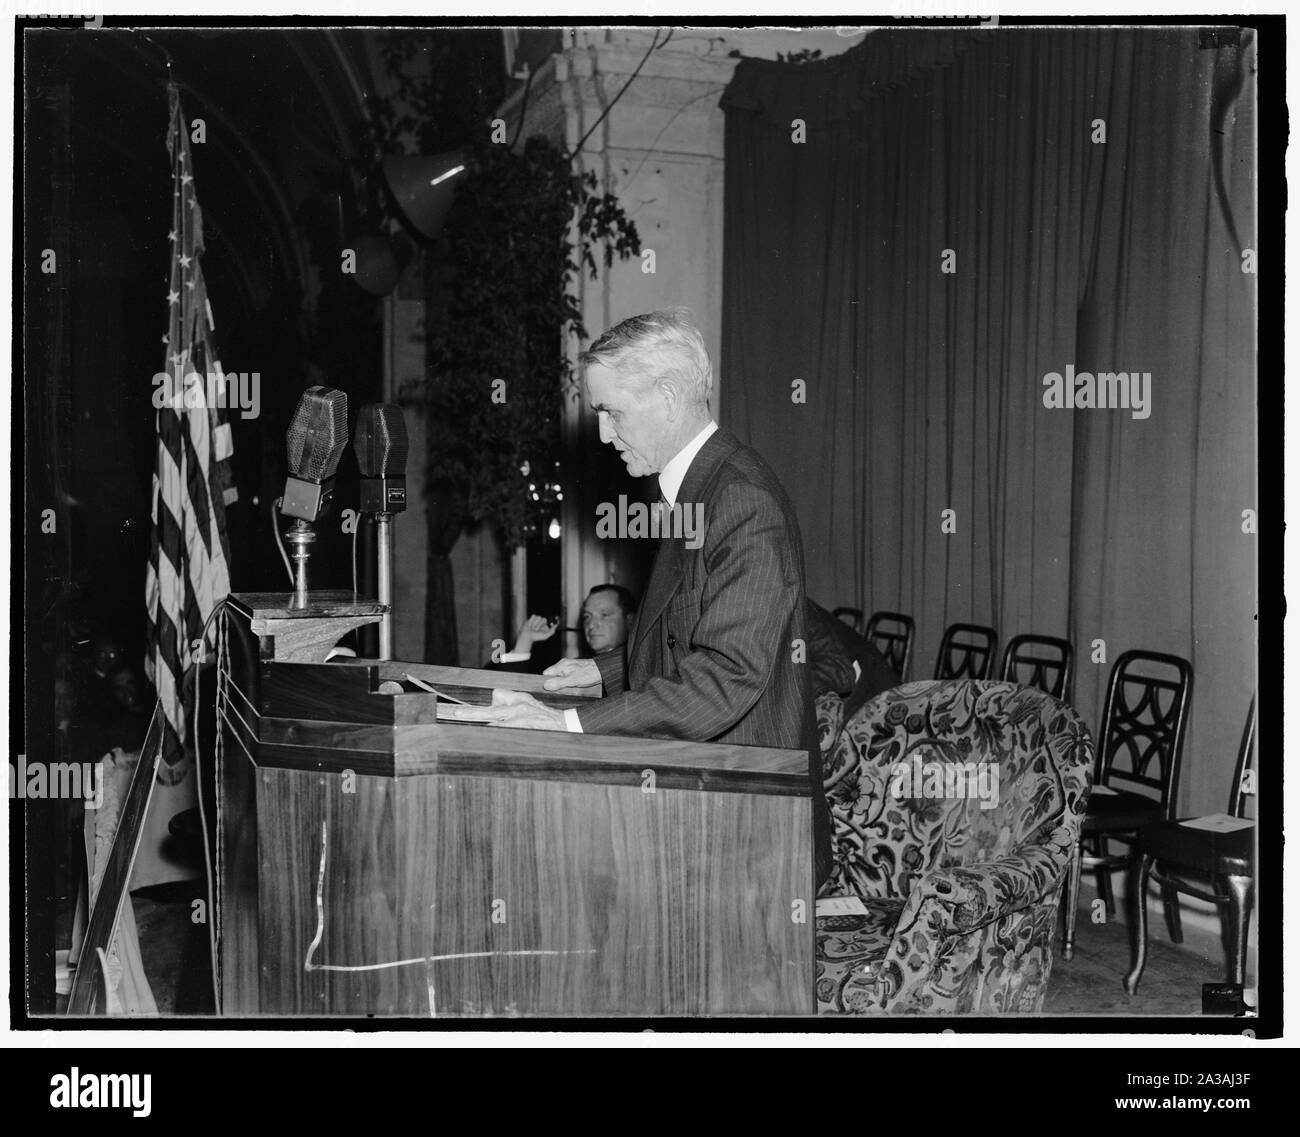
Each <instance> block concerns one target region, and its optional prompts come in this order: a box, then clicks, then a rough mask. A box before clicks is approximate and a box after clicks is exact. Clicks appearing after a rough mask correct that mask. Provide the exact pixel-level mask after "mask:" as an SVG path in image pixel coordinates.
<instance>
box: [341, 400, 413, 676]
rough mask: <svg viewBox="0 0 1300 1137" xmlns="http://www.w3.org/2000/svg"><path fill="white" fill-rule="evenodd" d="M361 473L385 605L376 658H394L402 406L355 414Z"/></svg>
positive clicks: (402, 501)
mask: <svg viewBox="0 0 1300 1137" xmlns="http://www.w3.org/2000/svg"><path fill="white" fill-rule="evenodd" d="M352 446H353V448H354V449H355V450H356V452H357V467H358V468H359V469H360V471H361V512H362V513H373V514H374V515H375V538H376V540H375V544H376V546H377V549H378V561H379V564H378V572H377V573H376V574H375V575H376V579H377V581H378V584H379V602H380V603H381V604H386V605H387V606H388V607H387V611H385V613H384V615H383V618H382V619H381V620H380V621H379V658H380V659H392V658H393V525H392V521H393V514H394V513H400V512H401V511H403V510H405V509H406V455H407V452H408V451H409V450H410V448H411V447H410V440H409V439H408V437H407V434H406V420H405V419H404V418H403V417H402V408H401V407H399V406H397V405H396V404H394V403H367V404H366V405H365V406H364V407H362V408H361V410H360V412H359V413H358V414H357V429H356V432H355V433H354V434H353V436H352Z"/></svg>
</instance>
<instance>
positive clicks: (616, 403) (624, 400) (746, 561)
mask: <svg viewBox="0 0 1300 1137" xmlns="http://www.w3.org/2000/svg"><path fill="white" fill-rule="evenodd" d="M581 363H582V366H583V378H584V382H585V385H586V391H587V398H588V401H589V403H590V406H591V409H592V410H593V411H595V412H596V414H597V415H598V416H599V421H600V438H601V441H602V442H606V443H608V444H610V445H612V446H613V447H614V448H615V449H616V450H617V451H618V452H619V453H620V454H621V455H622V456H623V461H624V462H625V463H626V464H627V468H628V472H629V473H630V474H632V475H633V476H636V477H648V476H650V475H652V474H658V476H659V490H660V496H661V498H662V499H663V501H664V502H665V503H666V505H667V507H668V508H669V510H675V509H676V508H677V507H682V508H681V510H680V516H684V517H695V518H700V519H702V524H703V534H702V535H701V534H685V533H683V532H681V527H680V526H678V527H667V528H669V530H670V531H669V534H668V535H667V536H662V537H661V539H660V546H659V549H658V551H657V553H656V556H655V563H654V568H653V570H652V572H651V576H650V583H649V586H648V587H647V589H646V591H645V594H644V596H643V598H642V601H641V607H640V610H639V612H638V615H637V619H636V623H635V625H634V628H633V632H632V636H631V638H630V640H629V647H628V652H627V662H626V666H624V665H623V663H622V660H621V659H619V658H618V657H617V656H612V657H606V658H604V659H601V660H590V659H583V660H575V659H565V660H561V661H560V662H559V663H557V664H555V665H553V666H552V667H550V668H548V669H547V670H546V672H545V674H546V675H547V676H549V677H550V678H549V679H548V680H547V683H546V686H547V688H548V689H549V690H562V689H564V688H566V687H583V686H590V685H594V684H596V683H600V684H602V686H603V690H604V693H605V697H604V698H603V699H600V700H598V701H595V702H593V703H591V704H590V705H588V706H583V707H581V708H580V709H576V710H567V711H563V712H561V711H558V710H555V709H553V708H550V707H546V706H543V705H542V704H540V703H538V702H537V700H536V699H533V698H532V697H530V696H528V695H524V694H520V693H517V692H498V693H497V695H496V699H497V702H498V704H499V705H498V707H497V714H496V717H497V721H499V722H501V723H502V724H503V725H507V726H516V727H531V728H534V729H539V730H571V731H585V732H588V733H593V734H626V735H637V736H641V737H657V738H684V739H696V740H700V741H714V742H735V743H743V744H748V745H755V746H781V747H788V748H794V749H799V750H804V751H806V752H807V753H808V755H809V778H810V780H811V782H812V795H813V806H814V808H813V831H814V840H815V845H814V848H815V856H816V864H817V878H818V882H819V883H820V881H821V880H822V879H823V878H824V877H825V875H826V874H827V873H828V872H829V868H830V818H829V814H828V812H827V809H826V802H825V798H824V796H823V794H822V787H821V765H820V757H819V752H818V746H817V729H816V721H815V718H814V714H813V706H812V692H811V685H810V677H809V675H808V668H807V665H806V664H805V663H803V662H802V660H803V653H801V652H800V651H798V650H797V648H796V643H797V642H802V641H803V640H804V637H805V631H804V619H805V604H804V564H803V541H802V538H801V537H800V534H799V525H798V521H797V520H796V518H795V513H794V507H793V506H792V505H791V504H790V500H789V498H788V497H787V496H786V493H785V490H784V489H782V487H781V484H780V483H779V482H778V481H777V478H776V475H775V474H773V472H772V470H771V469H770V468H769V467H768V465H767V463H766V462H764V461H763V459H762V458H761V457H759V455H758V454H757V453H756V452H755V451H753V450H751V449H750V448H749V447H747V446H745V445H743V444H742V443H740V442H739V441H738V440H737V439H736V438H735V437H734V436H733V435H732V434H731V433H730V432H729V431H727V430H723V429H720V428H719V427H718V425H717V423H716V422H714V421H713V417H712V415H711V414H710V412H709V394H710V392H711V390H712V386H713V368H712V365H711V364H710V362H709V356H708V352H707V351H706V350H705V347H704V340H703V337H702V336H701V335H700V332H699V329H698V328H697V327H696V326H695V324H694V323H693V322H692V321H691V319H690V316H689V314H688V313H687V312H685V311H684V310H683V309H672V310H669V311H664V312H650V313H648V314H646V315H642V316H634V317H632V318H631V319H628V320H624V321H623V322H622V323H620V324H618V325H616V326H615V327H613V328H611V329H609V330H608V331H607V332H605V334H604V335H602V336H601V337H600V338H599V339H598V340H597V341H596V342H595V343H594V344H592V345H591V348H590V349H589V350H588V351H586V352H584V353H583V355H582V357H581ZM701 538H702V539H701Z"/></svg>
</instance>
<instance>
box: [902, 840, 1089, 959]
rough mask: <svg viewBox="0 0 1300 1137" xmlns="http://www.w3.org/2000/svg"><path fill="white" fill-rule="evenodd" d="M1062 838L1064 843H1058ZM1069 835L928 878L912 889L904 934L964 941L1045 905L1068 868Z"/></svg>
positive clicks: (905, 914) (938, 871)
mask: <svg viewBox="0 0 1300 1137" xmlns="http://www.w3.org/2000/svg"><path fill="white" fill-rule="evenodd" d="M1058 838H1059V840H1058ZM1069 848H1070V846H1069V844H1068V843H1067V842H1066V833H1065V830H1064V829H1057V830H1055V831H1054V832H1053V833H1052V834H1051V835H1050V836H1049V837H1048V838H1047V840H1046V841H1045V842H1044V843H1043V844H1039V845H1027V846H1022V847H1021V848H1019V849H1017V850H1016V851H1015V852H1014V853H1008V854H1007V855H1006V856H1003V857H999V858H997V859H996V860H993V861H984V862H981V863H979V864H972V865H963V866H960V867H954V868H946V869H936V870H934V871H933V872H929V873H926V874H925V876H923V877H922V878H921V880H920V881H918V882H917V884H916V886H915V887H914V888H913V889H912V894H911V896H909V897H908V902H907V907H906V909H905V910H904V912H903V916H902V919H901V920H900V921H899V927H898V930H899V932H903V931H907V930H910V929H911V927H913V926H914V925H915V924H917V923H918V922H920V923H922V924H924V926H925V927H927V928H928V929H929V930H930V931H931V932H932V933H934V934H937V935H965V934H966V933H968V932H973V931H975V930H976V929H978V928H982V927H984V926H985V925H987V924H992V923H995V922H996V921H998V920H1001V919H1004V918H1005V917H1007V916H1009V915H1011V914H1012V913H1014V912H1019V911H1021V910H1023V909H1025V908H1029V907H1032V906H1033V905H1034V904H1037V903H1040V902H1041V901H1042V900H1043V898H1044V897H1046V896H1047V895H1048V894H1049V893H1051V891H1052V890H1053V889H1054V888H1055V887H1056V886H1057V885H1058V884H1059V883H1060V882H1061V880H1062V878H1063V877H1064V876H1065V872H1066V868H1067V866H1068V864H1069Z"/></svg>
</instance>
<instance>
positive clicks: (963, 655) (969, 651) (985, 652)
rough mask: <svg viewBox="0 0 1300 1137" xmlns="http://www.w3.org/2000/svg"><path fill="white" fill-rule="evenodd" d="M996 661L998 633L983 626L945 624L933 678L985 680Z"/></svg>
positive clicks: (991, 672) (989, 675)
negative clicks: (946, 628) (945, 627)
mask: <svg viewBox="0 0 1300 1137" xmlns="http://www.w3.org/2000/svg"><path fill="white" fill-rule="evenodd" d="M997 658H998V633H997V632H996V631H995V630H994V629H993V628H988V627H985V626H984V625H983V624H949V625H948V630H947V631H946V632H944V633H943V639H942V640H941V641H940V643H939V658H938V659H937V660H935V664H934V677H935V678H936V679H988V678H990V677H991V676H992V674H993V668H994V666H995V665H996V663H997Z"/></svg>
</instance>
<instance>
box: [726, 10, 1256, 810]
mask: <svg viewBox="0 0 1300 1137" xmlns="http://www.w3.org/2000/svg"><path fill="white" fill-rule="evenodd" d="M1250 35H1251V33H1250V32H1243V33H1242V37H1241V41H1240V44H1236V43H1235V42H1230V38H1231V37H1225V36H1223V35H1221V34H1220V35H1218V36H1213V37H1210V38H1209V39H1207V40H1204V41H1203V37H1202V35H1201V33H1200V32H1199V31H1198V30H1196V29H1191V30H1183V29H1151V28H1148V29H1138V28H1133V29H1106V28H1089V29H1069V30H1050V29H1005V28H1003V29H996V30H992V31H984V32H980V31H968V30H956V31H954V30H910V29H909V30H900V31H879V32H875V33H872V34H871V35H869V36H868V37H867V39H866V40H865V41H864V42H863V44H862V45H861V46H860V47H858V48H856V49H854V50H853V51H851V52H849V53H846V54H845V55H843V56H839V57H836V58H834V59H831V60H828V61H825V62H815V63H809V64H779V63H769V62H766V61H758V60H745V61H742V63H741V64H740V65H739V66H738V67H737V69H736V72H735V76H734V78H733V81H732V83H731V85H730V86H729V88H728V90H727V92H726V94H725V95H724V98H723V106H724V107H725V109H726V112H727V128H726V129H727V136H726V159H727V173H726V179H727V180H726V222H725V224H726V242H725V264H724V315H723V348H722V359H721V366H720V372H721V382H720V393H721V400H720V403H721V411H722V416H723V420H724V421H725V422H726V423H727V424H728V425H729V426H731V427H732V428H733V429H734V430H735V431H736V432H737V434H739V435H740V436H741V437H742V438H746V439H747V440H749V441H750V442H751V443H752V444H753V445H754V446H756V447H757V449H758V450H759V451H760V452H762V453H763V454H764V455H765V456H766V457H767V458H768V459H769V460H770V461H771V462H772V464H773V465H774V467H775V468H776V470H777V472H778V473H779V474H780V476H781V478H782V480H783V482H784V484H785V486H786V488H787V490H789V492H790V494H791V497H792V499H793V500H794V502H795V504H796V507H797V508H798V509H799V513H800V517H801V521H802V524H803V529H804V541H805V547H806V555H807V562H808V579H809V591H810V593H811V594H812V596H813V597H814V598H816V599H818V600H820V601H821V602H822V603H824V604H826V605H828V606H833V605H837V604H853V605H855V606H857V607H860V608H862V609H864V610H865V611H867V612H870V611H873V610H878V609H890V610H895V611H901V612H905V613H909V614H911V615H912V616H913V617H914V618H915V620H916V625H917V640H916V648H915V650H914V656H913V668H912V676H913V677H914V678H922V677H925V676H928V675H929V674H931V673H932V670H933V667H934V661H935V654H936V652H937V648H938V644H939V639H940V636H941V634H942V632H943V629H944V627H946V626H947V625H948V624H949V623H952V622H956V621H969V622H975V623H987V624H991V625H993V626H994V627H996V628H998V629H999V631H1000V633H1001V636H1002V640H1003V643H1005V641H1006V640H1007V639H1008V638H1009V637H1011V636H1013V635H1015V634H1017V633H1020V632H1036V633H1041V634H1047V635H1058V636H1069V637H1070V638H1071V639H1072V640H1073V641H1074V643H1075V647H1076V651H1077V652H1078V679H1077V681H1076V684H1075V702H1076V705H1077V706H1078V707H1079V709H1080V711H1081V712H1082V713H1083V714H1084V716H1085V718H1087V719H1088V720H1089V721H1090V722H1091V723H1092V725H1093V727H1094V730H1095V729H1096V727H1097V726H1098V720H1099V718H1100V709H1101V700H1102V698H1103V697H1104V692H1105V681H1106V677H1107V674H1108V672H1109V667H1110V664H1111V663H1112V662H1113V661H1114V659H1115V658H1116V657H1117V656H1118V655H1119V654H1120V652H1122V651H1124V650H1126V649H1128V648H1144V649H1148V650H1154V651H1168V652H1174V653H1177V654H1180V655H1184V656H1186V657H1188V658H1189V659H1191V661H1192V663H1193V665H1194V667H1195V669H1196V693H1195V697H1194V701H1193V715H1192V726H1191V733H1190V735H1189V739H1188V750H1187V753H1186V759H1185V765H1184V777H1183V792H1182V795H1181V799H1182V800H1181V805H1182V806H1183V808H1186V809H1191V810H1196V811H1210V810H1217V809H1223V808H1224V807H1225V805H1226V802H1227V792H1228V787H1227V784H1226V779H1227V777H1228V775H1229V772H1230V769H1231V763H1232V758H1233V756H1234V753H1235V748H1236V743H1237V739H1238V736H1239V734H1240V731H1241V727H1242V724H1243V721H1244V718H1245V714H1246V708H1247V704H1248V702H1249V699H1250V693H1251V690H1252V689H1253V687H1254V684H1255V626H1254V611H1255V569H1256V562H1255V546H1254V537H1253V536H1252V535H1250V534H1248V533H1244V532H1243V529H1242V525H1243V520H1242V511H1243V510H1246V509H1253V508H1254V492H1255V491H1254V486H1255V454H1254V427H1255V420H1254V411H1255V368H1254V349H1253V344H1254V282H1255V279H1256V278H1255V276H1253V275H1251V274H1249V273H1246V272H1243V252H1244V251H1245V250H1246V249H1251V248H1253V246H1254V185H1253V173H1254V149H1253V147H1254V118H1253V108H1254V84H1253V74H1252V73H1253V68H1254V45H1253V42H1252V41H1251V39H1250ZM801 128H802V137H803V138H804V140H803V141H798V140H797V139H799V138H800V137H801V134H800V131H801ZM1103 132H1104V135H1103ZM1103 138H1104V140H1103ZM945 269H947V270H949V271H945ZM1067 367H1072V368H1073V369H1074V371H1075V372H1083V371H1088V372H1092V373H1096V372H1099V371H1101V372H1119V371H1125V372H1139V373H1148V372H1149V373H1150V376H1151V379H1150V386H1149V391H1150V403H1149V408H1150V409H1149V414H1148V415H1147V416H1146V417H1135V416H1134V414H1133V413H1132V409H1113V410H1098V409H1092V410H1085V409H1078V410H1069V409H1055V408H1049V407H1047V406H1045V405H1044V392H1045V387H1044V376H1046V375H1047V374H1048V373H1051V372H1058V373H1065V372H1066V369H1067ZM800 400H802V401H800ZM949 511H951V512H949ZM1099 641H1101V642H1099ZM1103 653H1104V657H1103Z"/></svg>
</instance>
